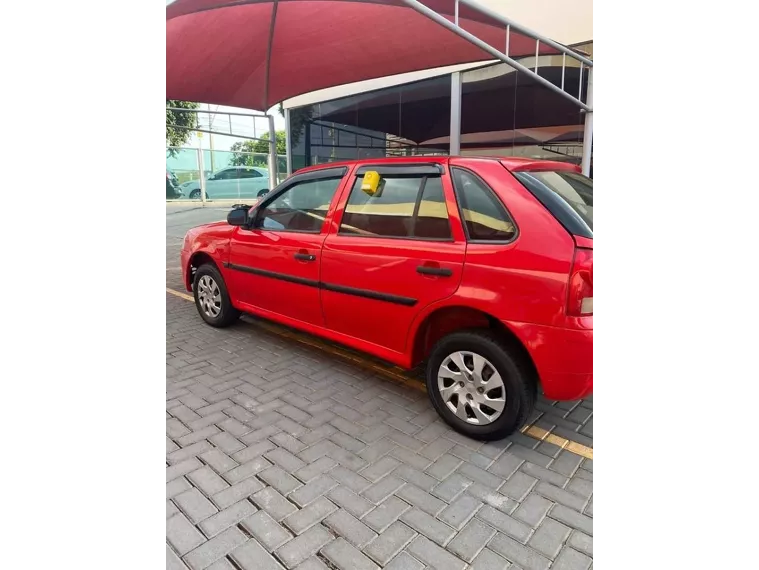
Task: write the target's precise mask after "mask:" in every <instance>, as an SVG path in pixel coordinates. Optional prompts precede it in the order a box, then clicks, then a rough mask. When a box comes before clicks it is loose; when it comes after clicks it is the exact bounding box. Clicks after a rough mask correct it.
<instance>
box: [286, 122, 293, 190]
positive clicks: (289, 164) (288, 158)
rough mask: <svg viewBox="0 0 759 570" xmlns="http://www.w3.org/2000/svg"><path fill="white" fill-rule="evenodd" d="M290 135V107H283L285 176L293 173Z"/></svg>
mask: <svg viewBox="0 0 759 570" xmlns="http://www.w3.org/2000/svg"><path fill="white" fill-rule="evenodd" d="M290 145H292V135H291V133H290V109H285V157H286V159H285V160H286V161H287V176H292V173H293V149H292V148H290Z"/></svg>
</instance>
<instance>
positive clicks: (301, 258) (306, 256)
mask: <svg viewBox="0 0 759 570" xmlns="http://www.w3.org/2000/svg"><path fill="white" fill-rule="evenodd" d="M293 257H294V258H295V259H297V260H298V261H316V256H315V255H311V254H310V253H296V254H295V255H293Z"/></svg>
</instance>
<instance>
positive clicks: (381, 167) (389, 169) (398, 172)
mask: <svg viewBox="0 0 759 570" xmlns="http://www.w3.org/2000/svg"><path fill="white" fill-rule="evenodd" d="M370 170H374V171H375V172H378V173H379V174H380V176H414V175H416V176H442V175H443V174H445V172H444V170H443V165H442V164H436V163H432V162H431V163H416V162H415V163H413V164H362V165H361V166H359V167H358V168H357V169H356V172H355V175H356V176H363V175H364V174H366V173H367V172H369V171H370Z"/></svg>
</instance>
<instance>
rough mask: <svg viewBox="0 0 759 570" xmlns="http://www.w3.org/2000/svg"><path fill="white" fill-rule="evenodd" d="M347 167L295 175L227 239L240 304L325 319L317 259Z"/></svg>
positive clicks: (307, 320) (293, 317)
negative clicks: (251, 218) (326, 222)
mask: <svg viewBox="0 0 759 570" xmlns="http://www.w3.org/2000/svg"><path fill="white" fill-rule="evenodd" d="M346 172H347V168H345V167H341V168H329V169H324V170H319V171H315V172H312V173H305V174H303V175H300V176H298V175H296V176H293V177H292V178H290V179H289V180H288V182H287V183H286V185H285V186H283V187H281V188H279V189H278V190H277V191H276V192H274V193H272V194H271V195H270V196H268V197H267V198H265V199H264V200H263V201H262V202H261V204H260V205H259V207H258V208H256V210H254V221H253V224H252V226H251V227H250V228H249V229H245V228H238V229H237V231H236V232H235V233H234V234H233V235H232V239H231V242H230V252H229V262H228V263H227V270H228V271H227V274H228V277H229V279H228V286H229V289H230V294H231V295H232V297H233V299H235V300H237V301H238V303H239V304H240V306H241V308H243V309H245V306H244V305H249V306H251V307H255V308H257V309H259V312H261V311H264V312H269V313H273V314H276V315H280V316H284V317H287V318H288V319H291V320H294V321H300V322H304V323H309V324H312V325H319V326H323V325H324V318H323V316H322V311H321V306H320V299H319V265H320V262H321V259H320V254H321V248H322V243H323V242H324V238H325V236H326V229H325V221H326V220H327V218H328V217H329V216H330V214H331V210H330V208H331V205H332V202H333V198H334V197H335V195H336V193H337V189H338V187H339V186H340V182H341V180H342V178H343V176H344V174H345V173H346Z"/></svg>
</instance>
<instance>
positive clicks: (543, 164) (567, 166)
mask: <svg viewBox="0 0 759 570" xmlns="http://www.w3.org/2000/svg"><path fill="white" fill-rule="evenodd" d="M451 159H453V160H454V161H455V164H461V165H465V164H466V163H467V162H477V161H481V160H496V161H499V162H500V163H501V164H503V165H504V166H505V167H506V168H507V169H508V170H511V171H520V170H523V171H524V170H570V171H575V172H579V171H580V168H579V167H578V166H577V165H575V164H572V163H569V162H558V161H555V160H540V159H535V158H523V157H518V156H506V157H503V156H403V157H389V158H361V159H358V160H345V161H341V162H327V163H324V164H316V165H313V166H307V167H305V168H301V169H299V170H298V171H297V174H304V173H306V172H314V171H317V170H323V169H326V168H339V167H341V166H353V165H357V166H364V165H368V164H371V165H377V166H380V165H392V164H448V162H449V161H450V160H451Z"/></svg>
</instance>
